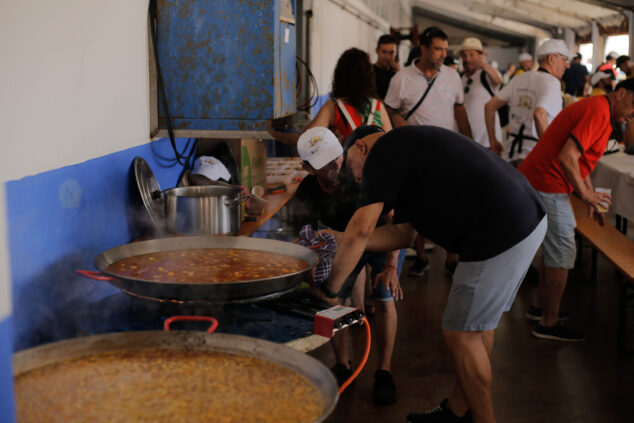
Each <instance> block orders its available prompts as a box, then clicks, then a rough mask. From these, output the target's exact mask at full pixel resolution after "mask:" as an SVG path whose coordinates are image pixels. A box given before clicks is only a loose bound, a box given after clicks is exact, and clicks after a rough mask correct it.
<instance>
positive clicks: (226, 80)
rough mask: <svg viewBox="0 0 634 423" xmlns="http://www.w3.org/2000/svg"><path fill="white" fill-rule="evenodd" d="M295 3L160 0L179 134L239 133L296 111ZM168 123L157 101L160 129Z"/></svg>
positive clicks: (162, 50) (164, 64)
mask: <svg viewBox="0 0 634 423" xmlns="http://www.w3.org/2000/svg"><path fill="white" fill-rule="evenodd" d="M293 3H294V1H293V2H292V1H291V0H159V1H158V18H157V36H158V43H157V46H158V57H159V63H160V68H161V73H162V75H163V80H164V84H165V92H166V97H167V101H168V107H169V113H170V115H171V117H172V126H173V128H174V129H175V130H176V134H177V136H179V135H180V136H192V135H193V134H192V132H190V131H195V133H196V135H198V136H208V137H214V136H223V135H224V136H228V134H227V133H224V132H225V131H238V132H242V136H239V135H238V136H229V137H231V138H239V137H244V136H245V135H247V134H248V133H249V132H251V133H252V134H256V133H257V132H260V133H262V132H263V131H264V130H265V129H266V121H267V120H269V119H275V118H279V117H283V116H287V115H290V114H293V113H295V111H296V101H295V15H294V7H293V6H294V4H293ZM166 127H167V124H166V119H165V111H164V109H163V106H162V104H160V102H159V106H158V128H159V129H164V128H166ZM243 131H248V132H243ZM256 137H257V135H256Z"/></svg>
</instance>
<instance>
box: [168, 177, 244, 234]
mask: <svg viewBox="0 0 634 423" xmlns="http://www.w3.org/2000/svg"><path fill="white" fill-rule="evenodd" d="M241 194H242V188H239V187H233V186H231V187H229V186H191V187H179V188H172V189H168V190H165V191H163V196H164V198H165V222H166V225H167V230H168V231H169V232H173V233H177V234H181V235H235V234H237V233H238V231H239V230H240V228H241V226H242V216H243V210H244V207H242V204H243V202H244V201H245V200H246V199H247V198H248V196H243V195H241Z"/></svg>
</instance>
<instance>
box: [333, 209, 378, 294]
mask: <svg viewBox="0 0 634 423" xmlns="http://www.w3.org/2000/svg"><path fill="white" fill-rule="evenodd" d="M382 211H383V203H374V204H370V205H367V206H364V207H361V208H359V209H357V211H356V212H355V213H354V215H353V216H352V218H351V219H350V221H349V222H348V226H346V231H345V232H344V234H343V237H342V239H341V242H340V243H339V246H338V248H337V255H336V256H335V260H334V263H333V266H332V270H331V272H330V276H329V277H328V280H327V281H326V282H325V283H326V288H328V289H329V290H331V291H334V292H339V290H340V289H341V286H342V285H343V283H344V282H345V280H346V278H347V277H348V275H349V274H350V273H352V271H353V270H354V268H355V266H356V265H357V263H358V262H359V259H360V258H361V255H362V254H363V252H364V251H365V247H366V244H367V242H368V238H370V235H372V232H374V228H375V227H376V223H377V221H378V220H379V217H380V216H381V212H382Z"/></svg>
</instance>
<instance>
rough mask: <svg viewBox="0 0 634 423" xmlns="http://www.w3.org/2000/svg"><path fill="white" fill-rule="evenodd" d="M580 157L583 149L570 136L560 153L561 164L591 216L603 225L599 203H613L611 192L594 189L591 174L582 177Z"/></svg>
mask: <svg viewBox="0 0 634 423" xmlns="http://www.w3.org/2000/svg"><path fill="white" fill-rule="evenodd" d="M579 157H581V151H580V150H579V147H578V146H577V143H576V142H575V140H573V139H572V138H568V141H566V144H565V145H564V148H562V150H561V153H559V164H561V168H562V170H563V171H564V175H565V176H566V179H567V180H568V182H570V185H572V187H573V188H574V190H575V192H576V193H577V194H579V198H581V200H582V201H583V202H584V203H586V204H587V205H588V206H589V207H590V210H589V211H588V214H589V215H590V216H591V217H592V216H595V217H596V218H597V221H598V222H599V224H600V225H603V223H604V221H605V219H604V217H603V214H602V213H601V212H600V211H599V205H600V204H601V203H607V204H608V205H609V204H611V201H610V194H606V193H602V192H596V191H594V190H593V189H592V183H591V182H590V177H589V176H588V177H586V179H585V180H584V179H581V171H580V169H579Z"/></svg>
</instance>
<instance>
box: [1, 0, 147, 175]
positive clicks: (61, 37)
mask: <svg viewBox="0 0 634 423" xmlns="http://www.w3.org/2000/svg"><path fill="white" fill-rule="evenodd" d="M147 8H148V0H108V1H103V0H45V1H43V0H0V16H2V25H0V57H2V60H0V75H2V78H0V93H2V95H1V96H0V119H1V121H0V123H1V124H2V125H1V127H2V128H3V131H2V132H3V141H2V145H3V159H2V166H1V167H0V172H1V174H0V179H1V180H2V181H5V180H8V179H17V178H20V177H23V176H25V175H30V174H35V173H39V172H43V171H45V170H50V169H56V168H59V167H62V166H65V165H69V164H73V163H78V162H82V161H85V160H88V159H91V158H94V157H99V156H103V155H106V154H109V153H112V152H115V151H119V150H123V149H126V148H128V147H131V146H136V145H140V144H143V143H146V142H148V132H149V104H148V95H149V94H148V93H149V91H148V89H149V79H148V48H147ZM27 152H28V156H27V154H26V153H27ZM18 157H21V158H23V159H22V160H15V158H18Z"/></svg>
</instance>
